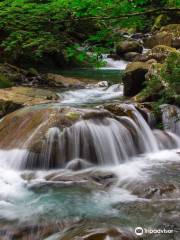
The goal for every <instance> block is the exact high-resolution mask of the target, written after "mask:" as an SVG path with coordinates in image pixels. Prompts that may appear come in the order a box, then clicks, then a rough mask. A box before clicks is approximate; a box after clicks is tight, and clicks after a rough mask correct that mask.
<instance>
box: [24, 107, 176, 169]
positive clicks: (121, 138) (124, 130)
mask: <svg viewBox="0 0 180 240" xmlns="http://www.w3.org/2000/svg"><path fill="white" fill-rule="evenodd" d="M126 108H127V109H128V108H129V109H131V110H132V118H130V117H125V116H123V117H117V118H111V117H103V118H92V119H87V120H81V121H78V122H76V123H75V124H73V125H72V126H71V127H67V128H64V129H63V130H60V129H59V128H58V127H52V128H49V130H48V132H47V134H46V136H45V138H44V140H43V142H42V145H41V148H40V149H39V152H35V153H33V152H31V151H30V152H29V154H27V153H26V155H25V158H26V160H25V159H24V158H23V161H22V164H21V167H22V168H40V169H42V168H45V169H49V168H57V167H58V168H65V167H66V165H67V164H68V163H69V162H71V161H74V160H75V159H77V162H78V164H81V162H82V160H81V159H83V160H84V161H86V162H89V163H91V164H96V165H100V166H107V165H118V164H120V163H122V162H125V161H128V160H129V159H130V158H131V157H133V156H136V155H137V154H142V153H148V152H156V151H158V150H160V149H166V148H168V149H172V148H176V147H178V146H180V139H179V137H177V136H176V135H175V134H173V133H166V132H163V131H160V130H156V131H154V132H153V131H152V130H151V129H150V127H149V126H148V124H147V123H146V121H145V120H144V118H143V117H142V116H141V114H140V113H139V112H138V111H137V110H136V109H135V107H134V106H132V105H127V106H126ZM75 162H76V161H74V162H73V164H72V165H74V164H75ZM86 165H88V164H86Z"/></svg>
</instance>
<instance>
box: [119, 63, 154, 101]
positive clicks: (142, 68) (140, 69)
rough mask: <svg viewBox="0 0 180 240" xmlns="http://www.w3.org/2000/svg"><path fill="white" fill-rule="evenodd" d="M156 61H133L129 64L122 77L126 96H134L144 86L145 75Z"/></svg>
mask: <svg viewBox="0 0 180 240" xmlns="http://www.w3.org/2000/svg"><path fill="white" fill-rule="evenodd" d="M154 62H156V61H155V60H150V61H147V62H144V63H143V62H132V63H129V64H128V65H127V67H126V70H125V73H124V75H123V78H122V81H123V83H124V96H125V97H132V96H134V95H136V94H137V93H139V92H140V91H141V90H142V89H143V88H144V82H145V81H146V78H145V75H146V73H147V72H148V70H149V69H150V66H151V65H152V64H153V63H154Z"/></svg>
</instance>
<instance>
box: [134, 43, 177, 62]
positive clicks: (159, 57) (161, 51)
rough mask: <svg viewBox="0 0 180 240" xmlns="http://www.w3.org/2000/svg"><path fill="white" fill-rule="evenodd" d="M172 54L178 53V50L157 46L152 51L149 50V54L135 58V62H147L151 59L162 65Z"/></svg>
mask: <svg viewBox="0 0 180 240" xmlns="http://www.w3.org/2000/svg"><path fill="white" fill-rule="evenodd" d="M172 52H176V49H175V48H172V47H168V46H165V45H157V46H155V47H153V48H152V49H151V50H149V51H148V52H147V53H144V54H142V55H137V56H135V58H134V61H141V62H145V61H148V60H150V59H155V60H156V61H157V62H160V63H161V62H163V61H164V60H165V59H166V58H167V56H168V55H169V54H170V53H172Z"/></svg>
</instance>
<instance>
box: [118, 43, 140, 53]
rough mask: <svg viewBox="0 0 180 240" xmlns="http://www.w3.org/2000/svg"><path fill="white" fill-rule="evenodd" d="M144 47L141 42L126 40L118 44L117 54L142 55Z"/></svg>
mask: <svg viewBox="0 0 180 240" xmlns="http://www.w3.org/2000/svg"><path fill="white" fill-rule="evenodd" d="M142 50H143V47H142V45H141V43H140V42H138V41H134V40H133V41H132V40H125V41H122V42H120V43H118V44H117V46H116V53H117V55H119V56H121V55H123V54H125V53H127V52H137V53H141V52H142Z"/></svg>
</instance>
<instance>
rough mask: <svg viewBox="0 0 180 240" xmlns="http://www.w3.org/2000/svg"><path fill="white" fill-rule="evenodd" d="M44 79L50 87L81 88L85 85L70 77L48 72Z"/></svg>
mask: <svg viewBox="0 0 180 240" xmlns="http://www.w3.org/2000/svg"><path fill="white" fill-rule="evenodd" d="M46 79H47V80H48V84H49V86H52V87H63V88H67V87H68V88H69V87H72V88H82V87H84V86H85V83H84V82H82V81H80V80H78V79H75V78H70V77H64V76H62V75H59V74H53V73H48V74H47V75H46Z"/></svg>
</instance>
